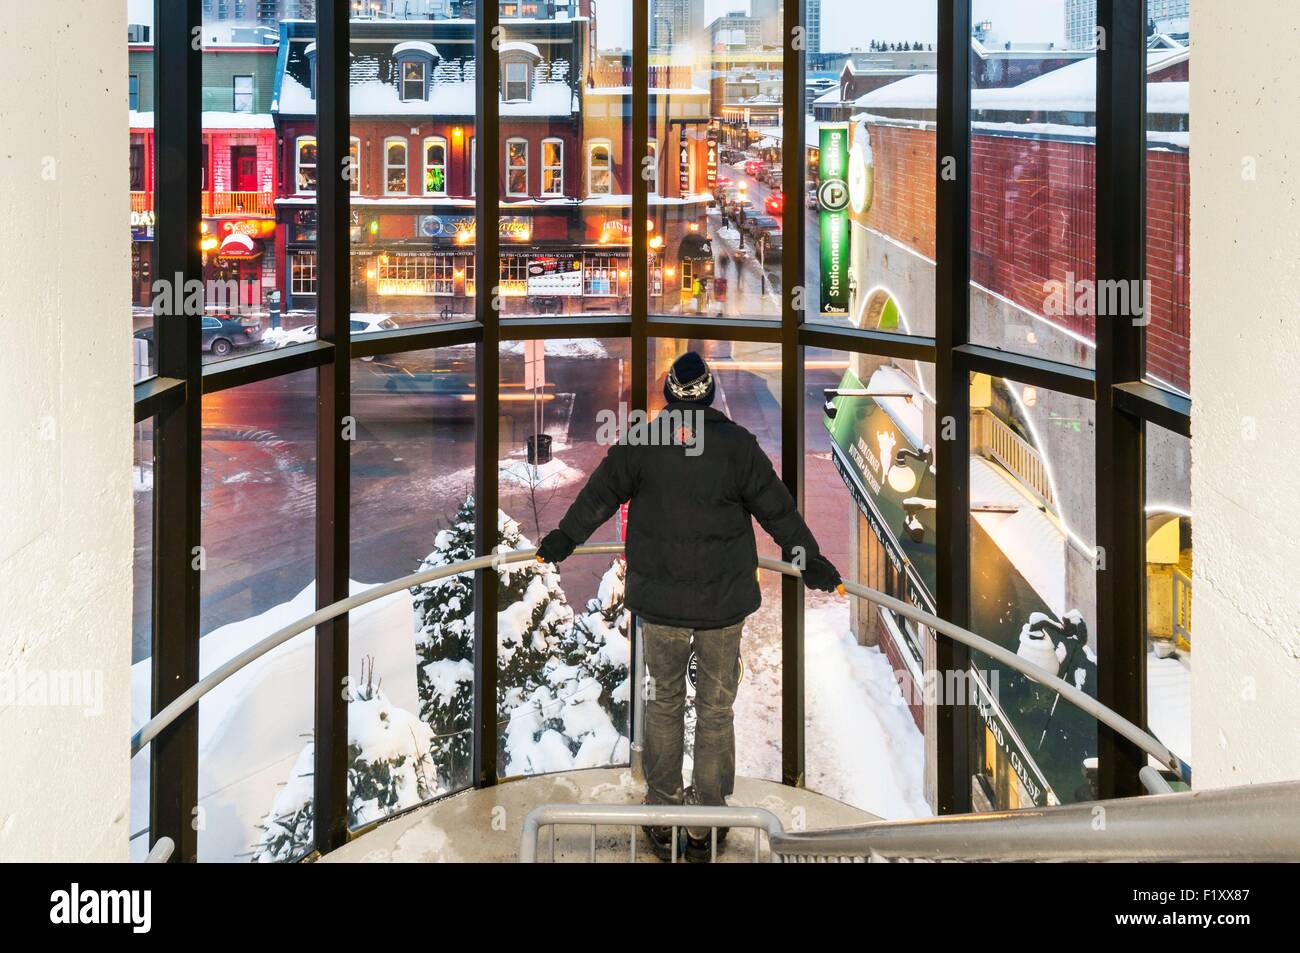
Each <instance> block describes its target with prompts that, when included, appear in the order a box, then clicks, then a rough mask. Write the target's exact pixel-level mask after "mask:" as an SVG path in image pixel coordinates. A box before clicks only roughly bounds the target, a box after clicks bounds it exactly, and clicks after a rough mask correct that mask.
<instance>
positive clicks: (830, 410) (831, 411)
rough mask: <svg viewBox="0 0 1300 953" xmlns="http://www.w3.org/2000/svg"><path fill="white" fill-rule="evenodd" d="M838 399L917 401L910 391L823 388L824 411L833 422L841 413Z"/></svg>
mask: <svg viewBox="0 0 1300 953" xmlns="http://www.w3.org/2000/svg"><path fill="white" fill-rule="evenodd" d="M836 397H902V398H903V399H904V400H907V401H909V402H911V401H913V400H915V398H916V395H915V394H913V393H912V392H911V391H910V390H907V391H904V390H866V389H864V388H861V387H823V388H822V400H823V401H825V404H824V406H823V409H824V410H825V412H826V416H827V417H829V418H830V419H831V420H834V419H835V415H836V414H838V413H839V408H838V407H836V406H835V398H836Z"/></svg>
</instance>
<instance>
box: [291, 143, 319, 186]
mask: <svg viewBox="0 0 1300 953" xmlns="http://www.w3.org/2000/svg"><path fill="white" fill-rule="evenodd" d="M294 151H295V153H296V156H297V158H296V164H295V168H294V175H295V180H296V182H297V188H298V191H299V192H302V193H304V194H308V195H310V194H315V192H316V137H315V136H299V137H298V139H297V142H296V143H295V148H294Z"/></svg>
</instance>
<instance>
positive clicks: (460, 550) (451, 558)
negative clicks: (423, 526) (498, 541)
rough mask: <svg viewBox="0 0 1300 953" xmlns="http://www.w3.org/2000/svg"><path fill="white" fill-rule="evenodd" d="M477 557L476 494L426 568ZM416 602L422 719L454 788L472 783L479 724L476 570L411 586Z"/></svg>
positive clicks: (442, 773)
mask: <svg viewBox="0 0 1300 953" xmlns="http://www.w3.org/2000/svg"><path fill="white" fill-rule="evenodd" d="M473 556H474V498H473V497H472V496H471V497H469V498H468V499H466V500H465V502H464V503H463V504H462V505H461V507H460V509H459V510H458V511H457V512H456V516H455V517H454V519H453V520H452V522H451V525H450V526H449V527H448V528H447V529H444V530H442V531H441V532H439V533H438V535H437V537H435V539H434V546H433V552H431V553H429V555H428V556H426V557H425V558H424V561H423V562H422V563H421V564H420V571H421V572H424V571H426V570H429V569H436V568H437V567H439V566H446V565H449V564H451V563H456V562H462V561H464V560H466V559H472V558H473ZM411 595H412V597H413V600H414V604H415V651H416V664H417V670H416V684H417V686H418V688H419V692H420V718H421V719H422V720H423V721H424V722H425V724H427V725H428V726H429V728H430V730H431V731H432V732H433V746H432V749H431V751H430V754H431V755H432V756H433V763H434V764H435V765H437V768H438V775H439V778H440V780H441V782H442V785H443V786H444V787H446V788H447V789H449V790H456V789H457V788H462V787H465V786H466V785H467V784H469V782H470V773H471V770H472V766H473V734H472V732H473V728H474V574H473V573H472V572H466V573H461V574H460V575H457V576H452V577H451V578H449V579H442V580H439V581H438V582H433V583H429V584H428V585H425V586H417V587H416V588H414V589H413V590H411Z"/></svg>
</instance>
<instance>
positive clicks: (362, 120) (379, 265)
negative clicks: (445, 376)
mask: <svg viewBox="0 0 1300 953" xmlns="http://www.w3.org/2000/svg"><path fill="white" fill-rule="evenodd" d="M461 7H462V9H461V12H460V13H459V14H458V16H457V17H456V18H455V19H448V18H446V17H441V18H436V19H433V18H431V17H430V15H429V13H428V12H427V10H428V5H427V4H415V3H412V4H390V5H387V6H386V7H385V12H384V13H383V15H382V16H376V17H375V18H374V19H366V20H353V22H352V26H351V45H350V49H351V54H352V56H351V80H352V94H351V97H352V99H351V108H352V135H353V137H355V140H356V143H357V149H358V153H359V155H358V168H356V169H355V170H354V173H355V175H356V178H355V179H354V181H353V192H352V202H351V238H352V246H351V263H350V264H351V309H352V317H353V318H354V319H355V320H356V321H360V322H361V324H360V325H355V324H354V328H355V329H354V331H353V334H354V335H364V334H372V333H375V332H378V331H383V330H386V329H388V328H392V327H407V326H418V325H428V324H435V323H438V322H442V321H462V320H466V319H468V318H472V316H473V314H474V288H475V285H474V271H475V268H474V235H475V226H474V200H473V195H474V185H473V174H474V158H473V143H474V130H475V117H474V112H475V106H474V75H475V62H474V36H475V31H476V30H477V26H476V24H475V23H474V7H473V4H462V5H461ZM426 90H427V92H426Z"/></svg>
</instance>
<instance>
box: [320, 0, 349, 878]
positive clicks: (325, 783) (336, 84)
mask: <svg viewBox="0 0 1300 953" xmlns="http://www.w3.org/2000/svg"><path fill="white" fill-rule="evenodd" d="M349 9H350V4H349V2H348V0H320V4H319V6H318V7H317V8H316V48H317V60H316V62H317V82H316V93H317V96H316V101H317V115H316V125H317V128H316V140H317V143H318V146H317V172H318V174H317V192H316V203H317V204H316V207H317V217H318V222H319V226H320V227H319V229H318V231H317V238H316V241H317V246H316V248H317V262H318V263H319V268H318V269H317V273H318V275H319V278H318V284H317V289H318V296H317V308H318V314H317V333H316V337H317V340H318V341H320V342H323V343H326V344H329V345H331V350H330V351H329V358H330V359H329V360H326V361H325V362H324V363H322V364H320V365H319V367H318V368H317V371H316V386H317V393H316V454H317V458H316V459H317V462H316V608H318V609H321V608H324V607H325V606H328V605H329V604H331V603H333V602H337V601H338V600H340V599H346V598H347V597H348V576H349V547H350V532H349V519H348V517H349V503H350V496H351V475H350V472H349V467H350V464H349V459H348V441H347V438H346V436H345V434H346V431H345V427H344V423H345V418H346V417H347V416H348V414H349V413H350V412H351V409H350V404H351V373H350V372H351V366H350V365H351V362H350V361H349V359H348V343H349V339H350V337H351V333H350V331H351V326H350V324H349V319H348V315H349V310H350V278H349V276H350V270H349V269H350V262H349V243H350V233H349V224H350V220H349V213H350V209H349V205H348V203H349V196H350V194H351V193H350V185H351V176H350V174H349V170H348V167H347V166H346V165H345V162H346V160H347V159H348V156H349V128H348V126H349V122H350V116H349V105H348V104H349V96H348V74H349V49H348V46H349V36H348V33H349V31H348V13H349ZM347 675H348V617H347V616H346V615H343V616H340V617H338V618H337V619H332V620H330V621H329V622H326V623H323V624H321V625H319V626H317V627H316V680H315V692H316V694H315V724H314V729H315V734H314V737H315V747H314V756H315V767H314V774H313V779H312V784H313V791H314V802H315V812H316V817H315V821H314V824H315V827H314V831H315V839H316V849H317V850H318V851H319V852H320V853H322V854H324V853H328V852H329V851H331V850H334V849H335V848H337V847H340V846H342V845H343V844H344V843H346V841H347V837H348V815H347V748H348V703H347V697H346V694H345V692H344V686H345V680H346V678H347Z"/></svg>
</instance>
